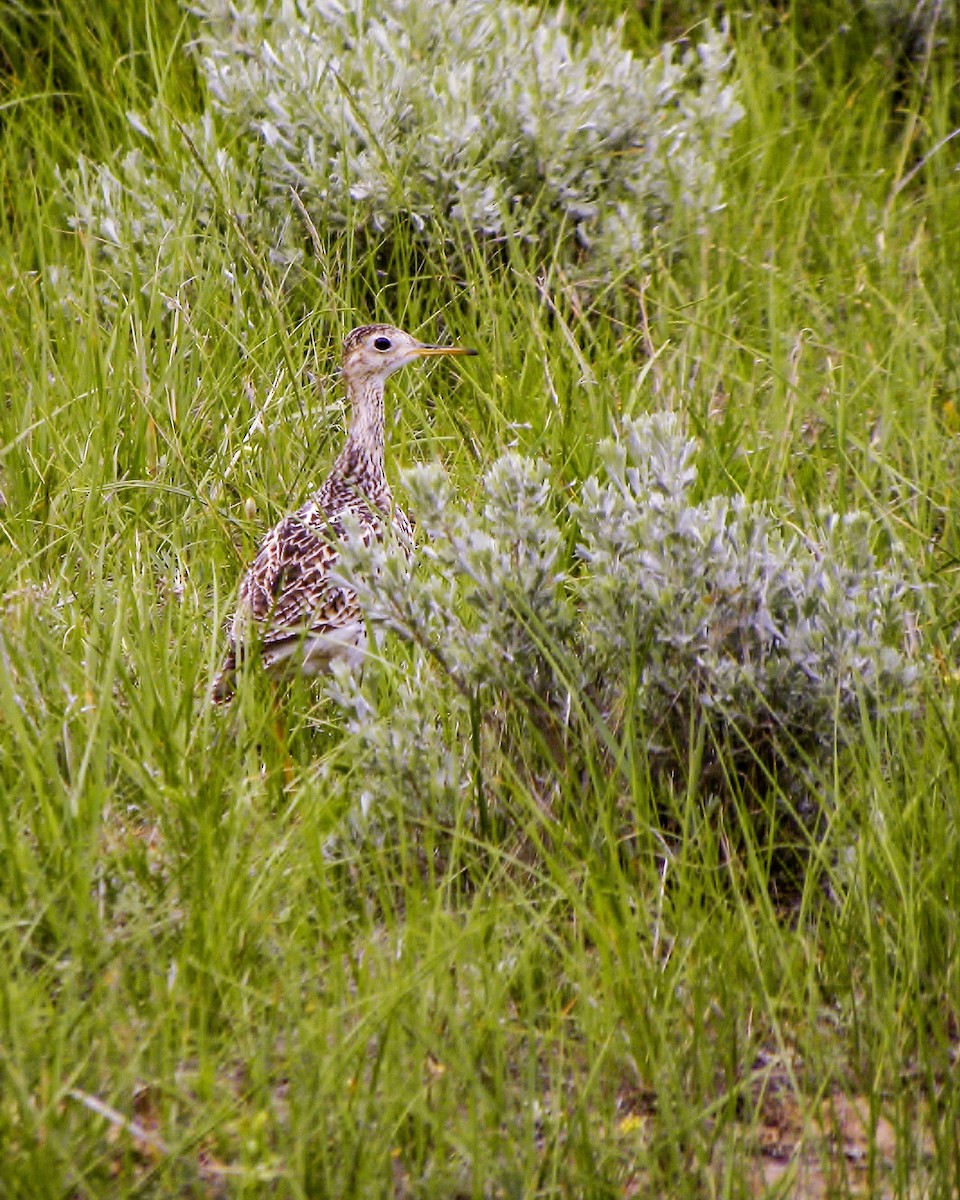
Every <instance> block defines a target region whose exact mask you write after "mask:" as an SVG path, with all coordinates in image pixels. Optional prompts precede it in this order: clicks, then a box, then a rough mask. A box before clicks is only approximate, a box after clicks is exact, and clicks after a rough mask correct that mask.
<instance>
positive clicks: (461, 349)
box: [414, 342, 476, 358]
mask: <svg viewBox="0 0 960 1200" xmlns="http://www.w3.org/2000/svg"><path fill="white" fill-rule="evenodd" d="M414 353H415V354H416V355H417V357H418V358H432V357H433V356H434V355H435V354H476V350H468V349H467V348H466V346H431V345H428V344H426V343H424V342H421V343H420V345H419V346H417V348H416V350H415V351H414Z"/></svg>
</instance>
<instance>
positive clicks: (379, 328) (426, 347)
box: [342, 325, 476, 384]
mask: <svg viewBox="0 0 960 1200" xmlns="http://www.w3.org/2000/svg"><path fill="white" fill-rule="evenodd" d="M438 354H476V350H467V349H465V348H464V347H463V346H433V345H430V344H428V343H426V342H419V341H417V339H416V338H415V337H412V336H411V335H410V334H409V333H404V331H403V330H402V329H395V328H394V327H393V326H392V325H361V326H360V327H359V329H353V330H351V331H350V333H348V334H347V336H346V338H345V339H344V343H343V366H342V371H343V375H344V378H345V379H346V380H347V382H348V383H355V384H362V383H364V382H367V381H369V380H378V381H379V382H380V383H382V382H383V381H384V380H385V379H386V378H387V376H388V375H392V374H393V372H394V371H398V370H399V369H400V368H401V367H405V366H406V365H407V363H411V362H413V361H414V359H417V358H431V357H433V356H434V355H438Z"/></svg>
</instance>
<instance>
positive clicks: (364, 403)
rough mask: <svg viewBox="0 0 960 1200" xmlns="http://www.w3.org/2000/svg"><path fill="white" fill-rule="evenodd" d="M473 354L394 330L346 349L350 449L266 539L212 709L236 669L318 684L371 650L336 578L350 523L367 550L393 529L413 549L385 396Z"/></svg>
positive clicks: (366, 335) (228, 691) (353, 337)
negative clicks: (258, 668) (249, 656)
mask: <svg viewBox="0 0 960 1200" xmlns="http://www.w3.org/2000/svg"><path fill="white" fill-rule="evenodd" d="M438 354H476V351H475V350H465V349H463V348H462V347H460V346H433V345H427V344H425V343H424V342H419V341H417V339H416V338H414V337H411V335H410V334H409V333H404V332H403V330H402V329H394V328H393V326H392V325H362V326H361V327H360V328H359V329H354V330H352V332H350V333H348V334H347V337H346V339H345V341H344V343H343V366H342V374H343V379H344V382H345V384H346V390H347V396H348V397H349V399H350V402H351V405H352V408H353V416H352V420H351V422H350V429H349V432H348V434H347V441H346V444H345V446H344V447H343V449H342V450H341V451H340V455H339V457H338V458H337V460H336V462H335V463H334V464H333V469H332V470H331V472H330V474H329V475H328V476H327V478H326V480H324V482H323V484H322V485H321V486H320V487H319V488H318V489H317V491H316V492H314V493H313V495H312V496H311V497H310V499H309V500H307V502H306V503H305V504H304V505H303V506H302V507H301V508H299V509H297V511H296V512H295V513H292V514H291V515H290V516H288V517H284V518H283V520H282V521H280V523H279V524H277V525H274V527H273V529H271V530H270V532H269V533H268V534H267V535H266V537H265V538H264V539H263V541H262V542H261V544H260V549H259V550H258V551H257V556H256V558H255V559H254V560H253V564H252V565H251V567H250V569H249V570H248V571H247V573H246V574H245V575H244V577H243V579H242V580H241V582H240V593H239V596H238V600H237V610H236V613H235V614H234V616H233V620H232V621H231V623H230V627H229V630H228V633H227V638H228V647H227V654H226V657H225V659H224V662H223V666H222V667H221V668H220V671H219V672H218V674H217V677H216V679H215V680H214V682H213V699H214V700H215V701H217V702H218V703H219V702H222V701H225V700H229V699H230V697H231V696H232V695H233V691H234V680H235V676H236V671H237V666H238V664H239V663H240V661H241V660H242V659H243V657H244V655H245V654H246V653H247V652H251V653H257V654H259V657H260V660H261V662H262V664H263V666H264V668H265V669H266V671H267V673H268V675H271V676H273V677H282V676H284V675H290V674H295V673H297V672H298V671H299V672H301V673H303V674H305V675H318V674H322V673H323V672H325V671H327V670H328V669H329V667H330V664H331V663H332V662H333V661H334V660H335V659H340V658H342V659H345V660H346V661H347V662H348V663H350V664H352V665H355V664H357V663H359V662H360V661H362V659H363V655H364V651H365V648H366V627H365V625H364V621H363V613H362V612H361V611H360V606H359V604H358V601H357V597H356V594H355V593H354V592H353V590H352V589H351V588H349V587H348V586H347V585H346V584H345V583H344V582H343V581H342V580H340V579H338V578H336V575H335V567H336V563H337V559H338V558H339V553H340V545H341V544H342V542H343V540H344V538H345V537H346V530H345V528H344V518H345V517H347V516H348V514H349V515H352V516H353V517H354V518H355V520H356V521H357V522H359V525H360V527H361V530H362V534H363V537H364V539H365V540H366V541H367V543H368V544H369V543H370V542H371V541H373V539H375V538H380V537H382V536H383V533H384V528H385V526H388V525H389V526H392V527H393V528H394V529H395V530H396V532H397V533H398V534H399V535H400V537H401V538H402V539H404V540H407V541H408V540H409V539H410V537H411V535H412V532H413V531H412V528H411V525H410V521H409V520H408V518H407V516H406V514H405V513H404V512H403V511H402V510H401V509H400V507H399V506H398V505H397V504H396V503H395V501H394V499H393V493H392V492H391V490H390V485H389V483H388V482H387V476H386V473H385V471H384V463H383V441H384V437H383V435H384V421H383V386H384V382H385V381H386V379H387V376H389V375H392V374H393V372H394V371H397V370H399V369H400V367H403V366H406V364H407V363H410V362H413V361H414V359H417V358H428V357H432V356H434V355H438Z"/></svg>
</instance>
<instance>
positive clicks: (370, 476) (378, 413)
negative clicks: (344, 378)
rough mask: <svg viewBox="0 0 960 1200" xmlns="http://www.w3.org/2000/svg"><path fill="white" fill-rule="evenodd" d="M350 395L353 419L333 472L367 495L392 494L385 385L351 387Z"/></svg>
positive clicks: (365, 384)
mask: <svg viewBox="0 0 960 1200" xmlns="http://www.w3.org/2000/svg"><path fill="white" fill-rule="evenodd" d="M347 396H348V398H349V400H350V403H351V406H352V408H353V417H352V419H351V421H350V429H349V431H348V432H347V440H346V443H345V445H344V447H343V449H342V450H341V451H340V455H339V457H338V458H337V461H336V465H335V467H334V470H335V471H336V473H337V474H339V475H340V477H341V478H343V479H346V480H348V481H350V482H354V483H356V484H357V485H358V486H359V487H361V488H362V489H363V491H365V492H367V493H368V494H373V493H374V492H379V491H389V490H390V489H389V487H388V486H387V479H386V474H385V471H384V463H383V441H384V428H383V425H384V422H383V383H382V382H380V381H378V380H367V381H365V382H364V383H362V384H356V385H353V386H351V385H348V386H347Z"/></svg>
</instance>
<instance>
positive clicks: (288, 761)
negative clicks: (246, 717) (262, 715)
mask: <svg viewBox="0 0 960 1200" xmlns="http://www.w3.org/2000/svg"><path fill="white" fill-rule="evenodd" d="M270 700H271V703H270V707H271V708H272V709H273V736H274V738H275V739H276V743H277V749H278V750H279V751H280V753H281V755H282V757H283V779H284V783H285V784H286V786H287V787H288V788H289V787H292V786H293V782H294V773H293V759H292V758H291V757H290V748H289V746H288V745H287V718H286V713H285V712H284V709H283V704H282V701H281V696H280V688H279V686H278V685H277V683H276V682H275V681H274V680H272V679H271V680H270Z"/></svg>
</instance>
